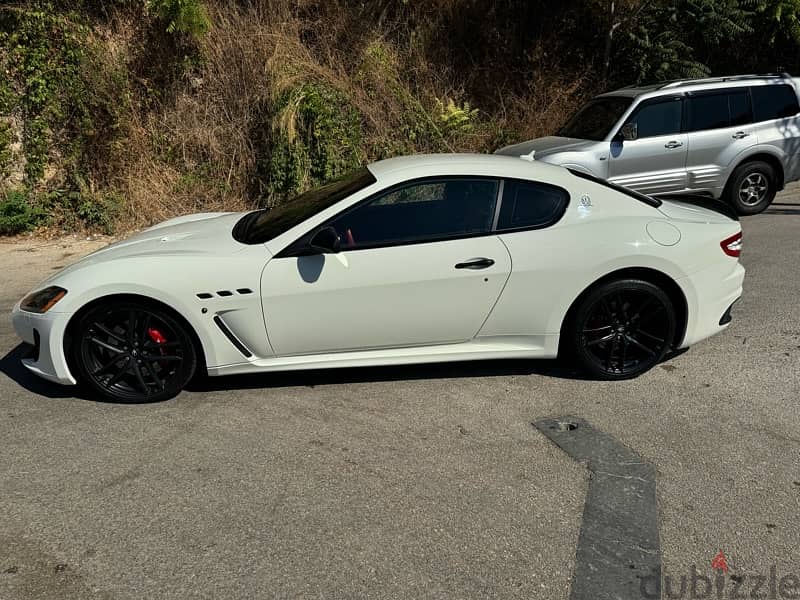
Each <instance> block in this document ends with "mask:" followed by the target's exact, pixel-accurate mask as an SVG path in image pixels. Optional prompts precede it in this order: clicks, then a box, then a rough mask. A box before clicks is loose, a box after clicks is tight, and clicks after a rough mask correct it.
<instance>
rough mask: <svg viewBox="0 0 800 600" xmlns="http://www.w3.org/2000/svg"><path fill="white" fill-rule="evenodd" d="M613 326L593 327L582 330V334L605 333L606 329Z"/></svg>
mask: <svg viewBox="0 0 800 600" xmlns="http://www.w3.org/2000/svg"><path fill="white" fill-rule="evenodd" d="M612 327H613V325H603V326H602V327H594V328H592V329H584V330H583V333H599V332H601V331H606V330H607V329H611V328H612Z"/></svg>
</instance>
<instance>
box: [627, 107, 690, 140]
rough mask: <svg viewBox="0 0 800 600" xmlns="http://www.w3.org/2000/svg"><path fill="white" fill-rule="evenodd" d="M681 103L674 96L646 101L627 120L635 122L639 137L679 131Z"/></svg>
mask: <svg viewBox="0 0 800 600" xmlns="http://www.w3.org/2000/svg"><path fill="white" fill-rule="evenodd" d="M682 105H683V102H681V100H680V99H675V98H670V99H669V100H661V101H655V102H647V103H645V104H642V105H641V106H640V107H639V109H638V110H637V111H636V112H635V113H634V114H633V116H632V117H630V118H629V119H628V122H629V123H636V126H637V129H638V134H639V138H647V137H656V136H659V135H670V134H671V133H679V132H680V130H681V107H682Z"/></svg>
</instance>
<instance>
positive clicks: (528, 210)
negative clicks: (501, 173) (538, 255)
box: [497, 181, 569, 231]
mask: <svg viewBox="0 0 800 600" xmlns="http://www.w3.org/2000/svg"><path fill="white" fill-rule="evenodd" d="M568 203H569V194H568V193H567V192H566V190H563V189H561V188H558V187H555V186H552V185H547V184H544V183H534V182H530V181H506V183H505V186H504V188H503V203H502V204H501V205H500V218H499V219H498V221H497V230H498V231H505V230H509V229H521V228H534V227H547V226H548V225H552V224H553V223H555V222H556V221H558V220H559V219H560V218H561V216H562V215H563V214H564V211H565V210H566V209H567V204H568Z"/></svg>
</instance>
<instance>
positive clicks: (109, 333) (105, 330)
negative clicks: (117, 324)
mask: <svg viewBox="0 0 800 600" xmlns="http://www.w3.org/2000/svg"><path fill="white" fill-rule="evenodd" d="M92 329H96V330H98V331H99V332H100V333H102V334H103V335H107V336H108V337H110V338H113V339H115V340H117V341H118V342H119V343H121V344H124V343H125V338H124V337H122V336H121V335H119V334H118V333H114V332H113V331H111V330H110V329H109V328H108V327H106V326H105V325H103V324H102V323H100V322H98V321H95V322H94V323H92V326H91V328H90V331H91V330H92Z"/></svg>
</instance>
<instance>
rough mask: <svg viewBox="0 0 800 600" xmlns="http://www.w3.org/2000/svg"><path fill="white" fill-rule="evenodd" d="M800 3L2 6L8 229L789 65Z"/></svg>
mask: <svg viewBox="0 0 800 600" xmlns="http://www.w3.org/2000/svg"><path fill="white" fill-rule="evenodd" d="M612 6H613V10H612ZM778 9H780V10H778ZM797 15H800V1H798V2H792V1H779V0H771V1H766V0H764V1H759V0H741V1H737V0H670V1H667V0H651V1H649V2H648V1H645V0H639V1H637V0H627V1H626V0H622V1H619V0H618V1H617V2H615V3H611V2H610V1H605V0H580V1H578V0H571V1H566V2H563V3H552V2H543V1H539V0H507V1H506V2H502V3H501V2H493V1H483V0H427V1H422V0H418V1H414V0H375V1H374V2H348V1H347V0H325V1H323V0H250V1H248V0H239V1H236V2H223V1H219V0H217V1H215V0H202V1H201V0H113V1H99V0H78V1H74V0H73V1H67V0H64V1H60V2H59V1H41V0H38V1H27V2H26V1H20V2H18V3H16V4H12V5H8V4H7V3H6V4H4V5H3V6H2V7H0V233H16V232H19V231H24V230H28V229H31V228H35V227H37V226H47V227H50V228H61V229H66V230H72V229H82V228H88V229H100V230H105V231H111V230H114V229H118V230H123V231H124V230H127V229H131V228H135V227H140V226H144V225H147V224H150V223H152V222H155V221H158V220H162V219H164V218H167V217H170V216H173V215H176V214H182V213H187V212H193V211H202V210H221V209H225V210H239V209H245V208H252V207H257V206H267V205H271V204H275V203H279V202H281V201H283V200H284V199H285V198H287V197H290V196H291V195H293V194H295V193H296V192H297V191H299V190H304V189H306V188H308V187H310V186H313V185H315V184H317V183H320V182H322V181H324V180H326V179H329V178H331V177H334V176H337V175H339V174H341V173H342V172H345V171H348V170H350V169H352V168H353V167H355V166H356V165H359V164H362V163H364V162H366V161H371V160H375V159H379V158H383V157H387V156H393V155H397V154H408V153H416V152H450V151H477V152H484V151H491V150H493V149H495V148H496V147H498V146H500V145H504V144H507V143H511V142H514V141H518V140H520V139H525V138H530V137H533V136H537V135H542V134H547V133H551V132H553V131H554V130H555V129H556V128H557V127H558V126H559V125H560V124H561V123H562V122H563V120H564V119H565V118H566V116H567V115H568V114H569V113H570V112H571V111H572V110H573V109H574V108H575V107H576V105H578V104H579V103H580V102H582V101H583V100H584V99H585V98H587V97H589V96H591V95H592V94H594V93H597V92H598V91H602V90H604V89H607V88H613V87H615V86H618V85H626V84H630V83H636V82H637V81H642V80H648V79H663V78H669V77H681V76H694V75H702V74H705V73H710V72H714V73H732V72H742V71H754V70H760V71H767V70H769V71H772V70H775V69H776V68H779V67H780V68H784V69H791V68H792V66H793V65H796V64H797V63H798V44H797V40H798V39H800V26H798V21H797Z"/></svg>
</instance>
